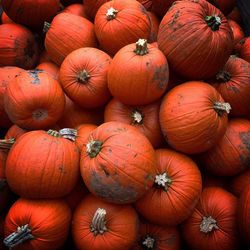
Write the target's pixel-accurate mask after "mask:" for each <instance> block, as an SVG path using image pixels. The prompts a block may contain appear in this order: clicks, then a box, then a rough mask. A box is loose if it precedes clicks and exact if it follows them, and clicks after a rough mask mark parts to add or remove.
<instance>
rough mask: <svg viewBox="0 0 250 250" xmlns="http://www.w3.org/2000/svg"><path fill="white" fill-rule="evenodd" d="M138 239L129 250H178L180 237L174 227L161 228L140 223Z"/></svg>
mask: <svg viewBox="0 0 250 250" xmlns="http://www.w3.org/2000/svg"><path fill="white" fill-rule="evenodd" d="M138 238H139V239H138V240H137V242H136V244H135V246H134V247H132V248H131V250H149V249H159V250H164V249H165V250H179V249H181V246H180V245H181V244H180V242H181V241H180V235H179V231H178V230H177V228H176V227H166V226H165V227H163V226H158V225H154V224H150V223H147V222H142V223H141V224H140V228H139V237H138Z"/></svg>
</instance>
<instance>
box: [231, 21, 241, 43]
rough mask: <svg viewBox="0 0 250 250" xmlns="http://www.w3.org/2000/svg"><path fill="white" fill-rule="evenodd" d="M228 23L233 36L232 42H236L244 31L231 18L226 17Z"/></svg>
mask: <svg viewBox="0 0 250 250" xmlns="http://www.w3.org/2000/svg"><path fill="white" fill-rule="evenodd" d="M227 21H228V24H229V25H230V27H231V29H232V31H233V36H234V44H236V43H238V42H239V41H240V40H242V39H243V38H244V32H243V30H242V28H241V27H240V25H239V24H238V23H236V22H235V21H233V20H230V19H228V20H227Z"/></svg>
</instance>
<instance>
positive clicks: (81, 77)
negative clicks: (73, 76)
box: [77, 69, 90, 83]
mask: <svg viewBox="0 0 250 250" xmlns="http://www.w3.org/2000/svg"><path fill="white" fill-rule="evenodd" d="M89 78H90V75H89V73H88V71H87V70H85V69H84V70H82V71H80V72H78V73H77V81H78V82H80V83H86V82H87V81H88V80H89Z"/></svg>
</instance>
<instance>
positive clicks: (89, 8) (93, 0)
mask: <svg viewBox="0 0 250 250" xmlns="http://www.w3.org/2000/svg"><path fill="white" fill-rule="evenodd" d="M109 1H110V0H84V6H85V11H86V15H87V16H88V18H89V19H90V20H92V21H94V20H95V15H96V13H97V11H98V9H99V8H100V7H101V6H102V5H103V4H104V3H106V2H109Z"/></svg>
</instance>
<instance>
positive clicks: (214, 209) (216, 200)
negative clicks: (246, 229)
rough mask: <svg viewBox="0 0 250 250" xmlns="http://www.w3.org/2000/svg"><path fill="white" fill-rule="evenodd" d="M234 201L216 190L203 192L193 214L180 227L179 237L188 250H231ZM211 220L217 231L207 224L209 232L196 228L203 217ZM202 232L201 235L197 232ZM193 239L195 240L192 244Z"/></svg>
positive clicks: (233, 245)
mask: <svg viewBox="0 0 250 250" xmlns="http://www.w3.org/2000/svg"><path fill="white" fill-rule="evenodd" d="M237 205H238V204H237V199H236V197H235V196H233V195H232V194H231V193H229V192H227V191H225V190H224V189H222V188H219V187H210V188H206V189H204V190H203V192H202V194H201V197H200V201H199V203H198V204H197V206H196V208H195V211H194V212H193V214H192V215H191V216H190V217H189V218H188V219H187V220H186V222H185V223H184V225H183V237H184V239H185V240H186V242H187V244H188V246H189V247H190V248H191V249H194V250H195V249H197V250H198V249H202V250H235V249H239V245H238V239H237V231H238V228H237ZM209 216H211V217H212V218H213V219H214V220H215V221H216V222H217V223H215V225H217V226H218V227H219V229H216V228H215V225H214V224H213V223H211V224H212V225H211V228H210V229H211V231H210V232H209V228H208V232H206V231H207V230H206V228H205V227H204V228H202V229H201V228H200V226H201V223H202V222H203V217H206V218H208V217H209ZM200 230H203V231H200ZM204 231H205V232H204ZM194 239H195V240H194Z"/></svg>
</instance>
